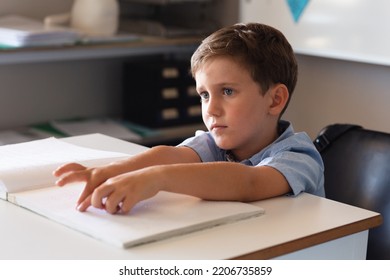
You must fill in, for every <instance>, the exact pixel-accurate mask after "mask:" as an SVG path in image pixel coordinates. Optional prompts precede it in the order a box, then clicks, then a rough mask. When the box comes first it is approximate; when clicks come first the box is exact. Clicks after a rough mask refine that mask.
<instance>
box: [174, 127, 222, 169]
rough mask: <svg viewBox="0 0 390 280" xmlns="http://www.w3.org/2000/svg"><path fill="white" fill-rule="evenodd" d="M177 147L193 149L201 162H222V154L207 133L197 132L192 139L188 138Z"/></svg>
mask: <svg viewBox="0 0 390 280" xmlns="http://www.w3.org/2000/svg"><path fill="white" fill-rule="evenodd" d="M178 146H186V147H189V148H191V149H193V150H194V151H195V152H196V153H197V154H198V156H199V157H200V159H201V161H202V162H214V161H222V160H223V155H224V152H223V151H222V150H221V149H219V148H218V147H217V145H216V144H215V142H214V139H213V137H212V136H211V135H210V133H209V132H205V131H197V132H196V134H195V136H194V137H191V138H188V139H186V140H184V141H183V142H182V143H180V144H179V145H178Z"/></svg>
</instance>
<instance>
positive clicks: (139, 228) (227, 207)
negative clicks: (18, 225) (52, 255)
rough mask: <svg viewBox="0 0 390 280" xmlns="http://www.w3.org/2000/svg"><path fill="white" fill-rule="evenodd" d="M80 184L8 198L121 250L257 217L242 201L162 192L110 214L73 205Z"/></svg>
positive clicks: (258, 211)
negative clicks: (123, 212) (126, 212)
mask: <svg viewBox="0 0 390 280" xmlns="http://www.w3.org/2000/svg"><path fill="white" fill-rule="evenodd" d="M82 187H83V186H82V184H71V185H69V186H65V187H51V188H46V189H38V190H33V191H28V192H22V193H16V194H12V200H14V202H15V203H16V204H18V205H20V206H22V207H25V208H28V209H30V210H32V211H34V212H36V213H39V214H41V215H43V216H45V217H47V218H49V219H52V220H55V221H57V222H59V223H62V224H64V225H66V226H68V227H70V228H73V229H75V230H78V231H80V232H83V233H85V234H87V235H89V236H92V237H94V238H96V239H98V240H102V241H104V242H107V243H110V244H112V245H115V246H119V247H124V248H126V247H131V246H135V245H139V244H143V243H148V242H152V241H158V240H161V239H165V238H168V237H172V236H177V235H182V234H186V233H189V232H193V231H197V230H201V229H205V228H209V227H213V226H217V225H222V224H226V223H231V222H235V221H238V220H242V219H246V218H250V217H254V216H259V215H261V214H263V213H264V210H263V209H262V208H260V207H257V206H254V205H250V204H245V203H240V202H223V201H221V202H216V201H204V200H201V199H198V198H195V197H191V196H187V195H181V194H174V193H167V192H160V193H158V194H157V195H156V196H154V197H153V198H150V199H147V200H144V201H142V202H140V203H138V204H137V205H136V206H135V207H134V208H133V209H132V210H131V211H130V213H128V214H116V215H111V214H109V213H107V212H106V211H104V210H100V209H96V208H93V207H90V208H88V209H87V212H79V211H77V210H76V209H75V204H76V201H77V198H78V195H79V193H80V192H81V190H82Z"/></svg>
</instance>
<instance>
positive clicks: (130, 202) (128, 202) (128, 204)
mask: <svg viewBox="0 0 390 280" xmlns="http://www.w3.org/2000/svg"><path fill="white" fill-rule="evenodd" d="M137 202H138V201H137V200H135V199H134V197H125V199H124V200H123V201H122V205H121V209H120V212H121V213H123V214H127V213H129V212H130V210H131V209H133V207H134V206H135V204H137Z"/></svg>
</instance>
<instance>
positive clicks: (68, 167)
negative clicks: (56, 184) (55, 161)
mask: <svg viewBox="0 0 390 280" xmlns="http://www.w3.org/2000/svg"><path fill="white" fill-rule="evenodd" d="M85 168H86V167H85V166H83V165H81V164H78V163H74V162H73V163H67V164H64V165H61V166H59V167H58V168H57V169H56V170H54V171H53V175H54V176H56V177H59V176H61V175H63V174H65V173H68V172H71V171H81V170H84V169H85Z"/></svg>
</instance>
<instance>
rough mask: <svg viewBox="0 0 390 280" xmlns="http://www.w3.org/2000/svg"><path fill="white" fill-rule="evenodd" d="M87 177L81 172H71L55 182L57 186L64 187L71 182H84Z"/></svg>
mask: <svg viewBox="0 0 390 280" xmlns="http://www.w3.org/2000/svg"><path fill="white" fill-rule="evenodd" d="M88 178H89V175H88V174H87V173H86V172H83V171H75V172H71V173H69V174H68V175H65V176H63V177H61V178H60V179H58V180H57V181H56V185H57V186H64V185H66V184H69V183H73V182H85V181H88Z"/></svg>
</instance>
